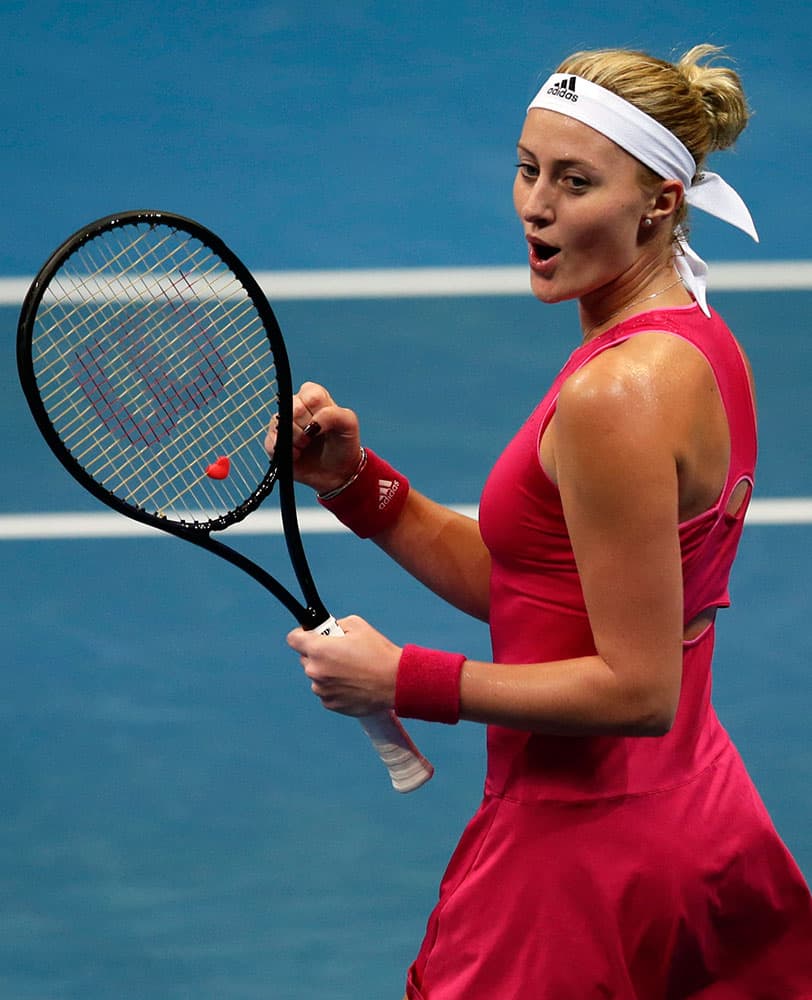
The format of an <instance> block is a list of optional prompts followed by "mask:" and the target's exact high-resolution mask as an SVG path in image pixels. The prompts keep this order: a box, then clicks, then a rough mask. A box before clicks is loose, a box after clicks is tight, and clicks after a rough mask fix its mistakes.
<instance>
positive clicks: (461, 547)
mask: <svg viewBox="0 0 812 1000" xmlns="http://www.w3.org/2000/svg"><path fill="white" fill-rule="evenodd" d="M265 446H266V448H267V450H268V452H269V453H273V450H274V447H275V446H276V426H275V424H274V423H272V425H271V427H270V428H269V430H268V436H267V438H266V443H265ZM293 453H294V475H295V477H296V480H297V481H298V482H300V483H303V484H305V485H307V486H310V487H311V488H312V489H314V490H316V492H318V493H327V492H329V491H331V490H335V489H337V488H339V487H341V486H342V484H344V483H346V482H347V481H348V480H350V479H351V478H352V476H353V475H354V473H355V472H356V471H357V469H358V465H359V459H360V456H361V439H360V430H359V426H358V417H357V416H356V414H355V413H354V412H353V411H352V410H349V409H346V408H345V407H340V406H338V405H337V404H336V402H335V401H334V400H333V399H332V397H331V396H330V394H329V393H328V392H327V390H326V389H325V388H324V387H323V386H320V385H317V384H316V383H313V382H306V383H305V384H304V385H303V386H302V387H301V389H300V390H299V392H298V393H296V395H295V396H294V399H293ZM372 541H374V542H375V544H376V545H378V546H379V547H380V548H381V549H382V550H383V551H384V552H386V553H387V554H388V555H389V556H390V557H391V558H392V559H394V560H395V561H396V562H397V563H398V564H399V565H400V566H402V567H403V568H404V569H405V570H406V571H407V572H409V573H410V574H411V575H412V576H413V577H415V578H416V579H417V580H419V581H420V582H421V583H422V584H424V585H425V586H426V587H428V588H429V589H430V590H432V591H433V592H434V593H435V594H437V595H438V596H439V597H442V598H443V599H444V600H445V601H448V603H449V604H452V605H454V607H456V608H459V609H460V610H461V611H464V612H466V613H467V614H470V615H473V616H474V617H476V618H480V619H482V620H483V621H487V620H488V606H489V594H488V588H489V578H490V556H489V553H488V550H487V549H486V548H485V544H484V542H483V541H482V537H481V535H480V533H479V524H478V522H477V521H476V520H475V519H473V518H470V517H466V516H464V515H462V514H459V513H457V512H456V511H452V510H450V509H449V508H447V507H443V506H442V505H441V504H438V503H434V501H432V500H429V499H428V497H425V496H423V495H422V494H420V493H418V492H417V491H416V490H414V489H410V490H409V495H408V497H407V500H406V504H405V506H404V508H403V510H402V511H401V514H400V516H399V517H398V519H397V521H396V522H395V523H394V524H391V525H389V526H388V527H386V528H385V529H384V530H383V531H380V532H379V533H377V534H376V535H373V536H372Z"/></svg>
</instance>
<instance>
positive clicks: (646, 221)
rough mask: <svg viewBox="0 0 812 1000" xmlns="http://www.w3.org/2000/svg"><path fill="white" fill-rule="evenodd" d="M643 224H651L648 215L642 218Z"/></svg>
mask: <svg viewBox="0 0 812 1000" xmlns="http://www.w3.org/2000/svg"><path fill="white" fill-rule="evenodd" d="M643 225H644V226H651V225H653V222H652V220H651V219H649V218H648V216H646V218H645V219H643Z"/></svg>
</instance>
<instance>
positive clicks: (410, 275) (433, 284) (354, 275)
mask: <svg viewBox="0 0 812 1000" xmlns="http://www.w3.org/2000/svg"><path fill="white" fill-rule="evenodd" d="M709 268H710V270H709V274H708V284H709V287H710V289H711V291H718V292H727V291H739V292H767V291H792V290H795V291H809V290H810V289H812V261H809V260H766V261H719V262H717V263H711V264H710V265H709ZM254 277H255V278H256V279H257V281H258V282H259V284H260V285H261V287H262V289H263V291H264V292H265V294H266V295H267V296H268V298H269V299H271V301H277V302H279V301H282V300H283V299H293V300H304V299H386V298H407V299H408V298H432V297H436V296H451V297H456V296H461V297H462V296H466V297H467V296H476V295H529V294H530V285H529V271H528V269H527V267H513V266H506V267H398V268H381V269H363V268H359V269H352V270H342V271H316V270H313V271H255V272H254ZM32 280H33V279H32V278H27V277H20V278H12V277H6V278H0V306H19V305H22V301H23V298H24V297H25V293H26V292H27V291H28V288H29V286H30V284H31V282H32Z"/></svg>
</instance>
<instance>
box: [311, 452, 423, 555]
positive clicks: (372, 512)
mask: <svg viewBox="0 0 812 1000" xmlns="http://www.w3.org/2000/svg"><path fill="white" fill-rule="evenodd" d="M408 495H409V480H408V479H407V478H406V477H405V476H404V475H402V474H401V473H400V472H398V471H397V470H396V469H393V468H392V466H391V465H389V463H388V462H385V461H384V460H383V459H382V458H380V457H379V456H378V455H376V454H375V452H374V451H370V449H369V448H367V449H365V450H364V452H363V454H362V459H361V462H360V463H359V466H358V469H357V470H356V472H355V475H354V476H353V477H352V478H351V479H349V480H348V481H347V482H346V483H345V484H344V485H343V486H341V487H340V488H339V489H338V490H337V491H333V492H332V493H328V494H326V495H325V496H319V497H317V499H318V502H319V504H320V505H321V506H322V507H324V508H325V509H326V510H329V511H330V513H331V514H333V515H335V517H337V518H338V520H339V521H341V523H342V524H344V525H346V527H348V528H349V529H350V531H353V532H355V534H356V535H358V537H359V538H373V537H374V536H375V535H378V534H380V533H381V532H382V531H384V530H385V529H386V528H388V527H390V526H391V525H393V524H394V523H395V521H397V519H398V518H399V517H400V513H401V511H402V510H403V508H404V506H405V504H406V498H407V496H408Z"/></svg>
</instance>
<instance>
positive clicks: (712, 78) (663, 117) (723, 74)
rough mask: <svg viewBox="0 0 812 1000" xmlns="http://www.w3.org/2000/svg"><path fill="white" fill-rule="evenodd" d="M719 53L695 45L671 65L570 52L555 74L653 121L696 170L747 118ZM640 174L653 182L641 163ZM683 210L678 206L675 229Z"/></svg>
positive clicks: (625, 55)
mask: <svg viewBox="0 0 812 1000" xmlns="http://www.w3.org/2000/svg"><path fill="white" fill-rule="evenodd" d="M723 55H724V53H723V50H722V49H721V48H719V47H718V46H716V45H695V46H694V47H693V48H692V49H689V50H688V51H687V52H686V53H685V55H683V56H682V57H681V58H680V59H679V60H678V61H677V62H675V63H670V62H666V61H665V60H663V59H657V58H656V57H654V56H650V55H648V54H646V53H645V52H635V51H630V50H626V49H597V50H594V51H591V52H576V53H574V54H573V55H571V56H569V58H567V59H565V60H564V61H563V62H562V63H561V65H560V66H559V67H558V69H557V70H556V72H559V73H573V74H575V75H576V76H581V77H584V79H586V80H591V81H592V83H595V84H598V86H600V87H604V88H605V89H606V90H611V91H612V92H613V93H615V94H617V95H618V96H619V97H622V98H624V100H627V101H628V102H629V103H630V104H634V105H635V106H636V107H637V108H639V109H640V110H641V111H644V112H645V113H646V114H647V115H650V116H651V117H652V118H655V119H656V120H657V121H658V122H660V124H661V125H664V126H665V127H666V128H667V129H668V130H669V131H671V132H673V134H674V135H675V136H676V137H677V138H678V139H679V140H680V141H681V142H682V144H683V145H684V146H685V147H686V148H687V149H688V151H689V152H690V154H691V155H692V156H693V158H694V160H695V161H696V165H697V172H700V171H701V170H702V165H703V164H704V162H705V160H706V159H707V157H708V156H709V154H710V153H713V152H714V151H715V150H719V149H727V148H729V147H730V146H732V145H733V144H734V143H735V141H736V139H738V137H739V135H740V134H741V133H742V131H743V130H744V128H745V126H746V125H747V122H748V120H749V118H750V111H749V109H748V107H747V100H746V98H745V96H744V90H743V88H742V83H741V79H740V78H739V75H738V73H736V71H735V70H733V69H731V67H730V66H728V65H719V64H718V62H717V60H718V59H719V58H721V57H723ZM641 170H642V171H643V174H642V177H643V183H644V184H648V185H650V184H651V183H652V182H654V181H655V180H656V179H657V178H656V175H655V174H654V173H653V172H652V171H651V170H649V169H648V168H647V167H643V166H642V164H641ZM685 212H686V206H685V204H684V203H683V205H682V206H681V207H680V210H679V212H678V215H677V218H676V219H675V224H676V225H678V224H681V223H682V222H683V220H684V217H685Z"/></svg>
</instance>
